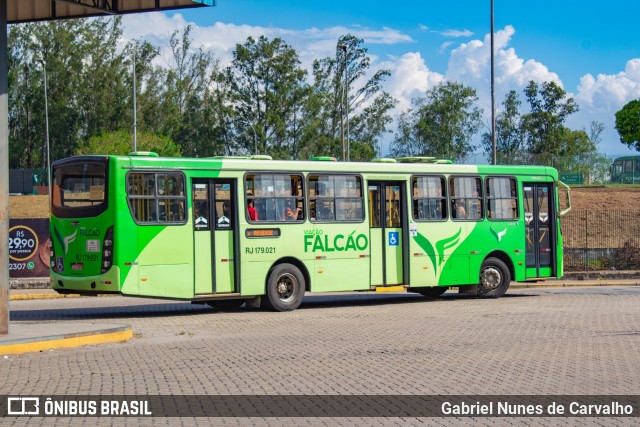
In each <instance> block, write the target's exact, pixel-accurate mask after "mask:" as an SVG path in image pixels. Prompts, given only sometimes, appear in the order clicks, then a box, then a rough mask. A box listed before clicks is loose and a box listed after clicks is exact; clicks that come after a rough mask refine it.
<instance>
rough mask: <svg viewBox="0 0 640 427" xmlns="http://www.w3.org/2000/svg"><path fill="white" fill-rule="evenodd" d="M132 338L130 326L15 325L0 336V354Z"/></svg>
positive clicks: (121, 340)
mask: <svg viewBox="0 0 640 427" xmlns="http://www.w3.org/2000/svg"><path fill="white" fill-rule="evenodd" d="M47 330H50V331H55V333H51V334H47V332H46V331H47ZM43 331H44V332H43ZM132 337H133V332H132V330H131V325H114V324H64V323H56V324H48V325H47V324H41V323H33V324H15V325H11V328H10V333H9V335H5V336H2V337H0V354H3V355H9V354H21V353H31V352H39V351H45V350H54V349H60V348H72V347H79V346H82V345H91V344H104V343H113V342H123V341H127V340H129V339H131V338H132Z"/></svg>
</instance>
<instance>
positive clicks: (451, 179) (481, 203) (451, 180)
mask: <svg viewBox="0 0 640 427" xmlns="http://www.w3.org/2000/svg"><path fill="white" fill-rule="evenodd" d="M455 178H472V179H479V180H480V186H479V187H478V188H479V189H480V193H481V194H480V195H479V196H478V197H472V198H473V199H479V206H480V207H481V209H482V214H481V215H480V217H479V218H464V219H460V218H456V217H455V216H454V215H453V211H454V209H453V203H454V201H455V200H459V199H465V204H464V208H465V214H466V215H467V216H468V215H469V212H468V209H467V208H468V206H469V204H468V203H467V200H468V199H469V197H468V196H454V195H453V192H452V191H451V186H452V185H453V183H454V182H455V181H454V179H455ZM448 184H449V185H448V189H447V191H448V192H449V211H450V216H451V220H452V221H455V222H482V221H483V220H484V218H485V216H486V212H485V209H484V200H485V197H484V187H483V184H484V181H483V179H482V176H480V175H449V180H448Z"/></svg>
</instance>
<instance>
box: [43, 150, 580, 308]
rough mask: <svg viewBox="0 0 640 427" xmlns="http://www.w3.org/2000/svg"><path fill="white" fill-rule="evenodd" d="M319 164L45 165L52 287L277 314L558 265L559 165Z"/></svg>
mask: <svg viewBox="0 0 640 427" xmlns="http://www.w3.org/2000/svg"><path fill="white" fill-rule="evenodd" d="M331 160H335V159H332V158H314V159H312V160H310V161H274V160H271V159H270V158H269V157H268V156H253V157H235V158H228V157H215V158H200V159H185V158H160V157H158V156H157V155H156V154H155V153H148V152H144V153H140V152H138V153H130V154H129V155H128V156H83V157H73V158H67V159H63V160H59V161H56V162H55V163H54V164H53V172H52V175H53V190H52V197H51V200H52V202H51V222H50V227H51V241H52V245H51V253H50V256H51V260H50V261H51V264H50V265H51V278H52V287H53V289H55V290H56V291H58V292H60V293H80V294H90V295H93V294H99V293H120V294H122V295H129V296H143V297H156V298H169V299H177V300H187V301H193V302H196V303H207V304H209V305H211V306H213V307H216V308H218V309H232V308H237V307H239V306H240V305H242V304H243V303H245V302H246V303H248V304H250V305H254V306H255V305H258V304H259V305H260V306H262V307H267V308H270V309H274V310H277V311H288V310H293V309H295V308H297V307H298V306H299V305H300V303H301V301H302V298H303V296H304V293H305V291H306V292H338V291H377V292H385V291H386V292H394V291H395V292H401V291H408V292H417V293H421V294H423V295H425V296H427V297H432V298H433V297H437V296H439V295H441V294H442V293H443V292H444V291H446V290H447V289H448V288H449V287H459V288H460V291H461V292H466V293H472V294H477V295H478V296H481V297H499V296H501V295H503V294H504V293H505V292H506V291H507V289H508V287H509V284H510V282H511V281H512V280H515V281H519V282H522V281H536V280H541V279H545V278H552V277H557V278H559V277H561V276H562V271H563V264H562V235H561V233H560V216H561V215H563V214H564V213H566V212H567V211H568V210H569V209H570V204H569V202H568V200H569V198H568V187H566V186H564V187H566V191H567V197H566V202H565V203H564V204H566V206H567V207H566V209H564V210H561V209H560V204H561V203H560V200H559V197H558V195H559V186H561V185H563V184H562V183H561V182H559V181H558V173H557V171H556V170H555V169H553V168H550V167H542V166H470V165H454V164H450V163H451V162H449V161H435V160H434V159H432V158H402V159H379V160H376V161H372V162H368V163H365V162H361V163H360V162H336V161H331Z"/></svg>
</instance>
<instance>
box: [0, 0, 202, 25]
mask: <svg viewBox="0 0 640 427" xmlns="http://www.w3.org/2000/svg"><path fill="white" fill-rule="evenodd" d="M214 2H215V0H7V21H8V22H9V23H16V22H30V21H45V20H53V19H65V18H78V17H87V16H103V15H114V14H124V13H136V12H153V11H161V10H170V9H184V8H188V7H202V6H213V5H214Z"/></svg>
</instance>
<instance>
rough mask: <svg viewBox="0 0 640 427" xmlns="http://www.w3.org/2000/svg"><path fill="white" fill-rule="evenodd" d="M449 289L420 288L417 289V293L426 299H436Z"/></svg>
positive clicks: (438, 287)
mask: <svg viewBox="0 0 640 427" xmlns="http://www.w3.org/2000/svg"><path fill="white" fill-rule="evenodd" d="M447 289H449V288H448V287H446V286H435V287H432V288H422V289H418V293H419V294H421V295H422V296H424V297H425V298H427V299H436V298H438V297H439V296H441V295H442V294H444V293H445V292H447Z"/></svg>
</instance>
